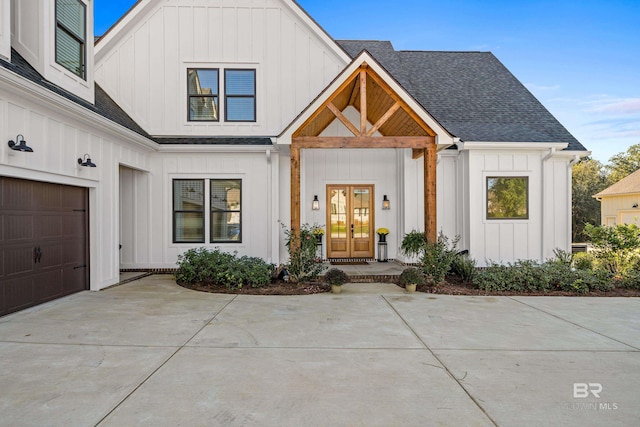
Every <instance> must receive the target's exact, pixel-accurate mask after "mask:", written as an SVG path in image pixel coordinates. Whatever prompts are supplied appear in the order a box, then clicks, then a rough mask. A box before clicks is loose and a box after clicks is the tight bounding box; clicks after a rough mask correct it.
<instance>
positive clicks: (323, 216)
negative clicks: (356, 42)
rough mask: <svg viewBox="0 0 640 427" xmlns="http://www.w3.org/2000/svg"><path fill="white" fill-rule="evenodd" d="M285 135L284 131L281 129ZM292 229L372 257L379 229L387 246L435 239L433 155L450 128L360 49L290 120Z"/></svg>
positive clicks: (394, 253) (343, 252) (393, 251)
mask: <svg viewBox="0 0 640 427" xmlns="http://www.w3.org/2000/svg"><path fill="white" fill-rule="evenodd" d="M289 138H290V139H289ZM282 139H283V140H284V141H290V185H291V187H290V188H291V194H290V213H291V229H292V230H299V229H300V227H301V226H302V225H304V224H316V225H320V226H322V227H323V228H324V229H325V232H326V234H325V237H324V247H323V252H322V256H323V258H326V259H329V260H330V259H337V258H339V259H376V257H377V256H378V254H377V243H378V240H379V237H377V231H379V229H380V228H385V229H387V230H388V232H389V241H388V245H389V248H388V250H389V252H390V253H389V256H390V257H400V255H401V254H399V252H398V248H399V246H400V242H401V239H402V236H403V235H404V233H406V232H408V231H411V230H413V229H419V230H423V231H424V233H425V238H426V239H428V240H435V239H436V235H437V217H436V211H437V206H436V200H437V198H436V164H437V157H438V154H437V152H438V150H440V149H443V148H445V147H447V146H449V145H451V143H452V142H453V139H452V137H451V135H449V134H448V133H447V132H446V131H445V130H444V129H443V128H442V127H441V126H440V125H439V124H438V123H437V122H436V121H435V120H433V119H432V118H431V117H430V116H429V114H428V113H427V112H426V111H424V109H423V108H422V107H421V106H420V105H419V104H417V103H416V102H415V100H414V99H413V98H411V97H410V96H409V95H408V94H407V93H406V92H405V91H404V89H403V88H402V87H401V86H400V85H398V84H397V82H396V81H395V80H394V79H393V78H391V77H390V76H389V75H388V73H387V72H386V70H384V69H383V68H382V67H380V66H379V65H378V64H377V63H376V62H375V60H373V58H371V57H370V56H369V55H368V53H367V52H363V53H361V55H359V56H358V58H356V60H354V62H353V63H352V64H351V65H350V66H349V67H347V68H346V69H345V70H344V71H343V73H342V74H341V75H339V76H338V77H337V78H336V80H334V82H333V83H332V84H331V85H330V86H329V87H328V88H327V89H326V90H325V91H324V92H323V93H322V94H321V95H320V96H319V97H318V98H317V99H316V100H315V101H314V102H313V103H312V104H311V105H310V106H309V107H308V108H307V109H306V110H305V111H304V112H303V113H302V114H301V115H300V116H299V117H298V118H297V119H296V121H294V122H293V124H292V125H291V126H290V127H289V129H288V130H287V131H286V132H285V134H284V135H283V138H282Z"/></svg>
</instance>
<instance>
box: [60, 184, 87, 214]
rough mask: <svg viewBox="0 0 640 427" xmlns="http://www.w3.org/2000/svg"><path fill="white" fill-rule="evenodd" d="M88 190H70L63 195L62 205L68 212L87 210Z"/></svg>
mask: <svg viewBox="0 0 640 427" xmlns="http://www.w3.org/2000/svg"><path fill="white" fill-rule="evenodd" d="M86 197H87V190H85V189H84V188H70V189H68V190H67V191H65V192H64V193H63V194H62V199H61V204H62V207H63V208H64V209H66V210H71V211H73V210H74V209H79V210H84V209H85V208H86V202H85V200H86Z"/></svg>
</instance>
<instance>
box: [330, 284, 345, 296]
mask: <svg viewBox="0 0 640 427" xmlns="http://www.w3.org/2000/svg"><path fill="white" fill-rule="evenodd" d="M331 292H332V293H334V294H339V293H340V292H342V286H341V285H331Z"/></svg>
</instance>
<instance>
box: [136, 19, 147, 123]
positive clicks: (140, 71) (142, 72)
mask: <svg viewBox="0 0 640 427" xmlns="http://www.w3.org/2000/svg"><path fill="white" fill-rule="evenodd" d="M134 46H135V48H134V51H135V59H134V62H133V66H134V68H135V73H134V75H133V78H134V99H133V106H134V109H135V111H137V112H139V115H138V121H139V123H138V124H140V125H142V126H147V124H148V123H149V114H150V111H149V104H148V100H149V92H150V91H149V64H150V58H149V25H148V24H145V25H143V26H142V27H141V28H140V29H139V30H138V31H136V33H135V35H134Z"/></svg>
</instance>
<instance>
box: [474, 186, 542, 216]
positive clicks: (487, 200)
mask: <svg viewBox="0 0 640 427" xmlns="http://www.w3.org/2000/svg"><path fill="white" fill-rule="evenodd" d="M490 179H524V180H525V184H526V187H525V191H526V199H527V202H526V210H527V213H526V216H524V217H490V216H489V180H490ZM530 189H531V188H530V186H529V176H528V175H487V176H486V177H485V186H484V194H485V219H486V220H487V221H522V220H529V219H530V214H531V211H530V209H529V199H530V197H529V196H530V193H531V191H530Z"/></svg>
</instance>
